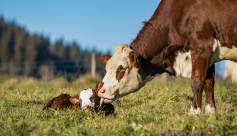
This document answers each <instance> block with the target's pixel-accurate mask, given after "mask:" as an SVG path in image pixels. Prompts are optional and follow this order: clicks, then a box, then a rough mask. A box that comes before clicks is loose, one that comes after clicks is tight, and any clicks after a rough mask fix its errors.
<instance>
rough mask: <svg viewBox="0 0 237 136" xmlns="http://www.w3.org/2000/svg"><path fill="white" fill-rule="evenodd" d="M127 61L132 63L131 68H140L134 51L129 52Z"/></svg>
mask: <svg viewBox="0 0 237 136" xmlns="http://www.w3.org/2000/svg"><path fill="white" fill-rule="evenodd" d="M129 59H130V61H131V62H132V66H133V67H136V68H137V67H139V66H140V62H139V60H138V56H137V54H136V53H135V51H131V52H130V53H129Z"/></svg>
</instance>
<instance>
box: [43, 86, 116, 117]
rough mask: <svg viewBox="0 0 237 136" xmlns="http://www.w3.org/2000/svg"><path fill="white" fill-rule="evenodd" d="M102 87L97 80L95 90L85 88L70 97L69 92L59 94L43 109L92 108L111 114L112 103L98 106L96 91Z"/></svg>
mask: <svg viewBox="0 0 237 136" xmlns="http://www.w3.org/2000/svg"><path fill="white" fill-rule="evenodd" d="M101 87H102V82H99V83H98V84H97V85H96V87H95V90H93V89H90V88H89V89H85V90H82V91H81V93H80V95H79V97H78V96H73V97H71V96H70V95H69V94H61V95H59V96H58V97H55V98H53V99H52V100H50V101H49V102H48V103H47V104H46V106H45V107H44V108H43V110H46V109H54V110H57V109H59V110H68V109H70V110H83V111H88V110H89V109H91V108H93V109H94V111H104V112H105V115H112V114H113V113H114V106H113V105H112V104H104V105H102V106H100V97H98V95H97V93H98V91H99V90H100V88H101Z"/></svg>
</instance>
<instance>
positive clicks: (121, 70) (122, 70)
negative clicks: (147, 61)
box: [119, 67, 127, 72]
mask: <svg viewBox="0 0 237 136" xmlns="http://www.w3.org/2000/svg"><path fill="white" fill-rule="evenodd" d="M126 69H127V68H126V67H125V68H121V69H120V71H119V72H124V71H126Z"/></svg>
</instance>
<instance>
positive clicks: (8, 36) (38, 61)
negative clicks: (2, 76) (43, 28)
mask: <svg viewBox="0 0 237 136" xmlns="http://www.w3.org/2000/svg"><path fill="white" fill-rule="evenodd" d="M92 52H94V53H95V56H96V64H97V65H96V71H97V73H99V74H101V75H103V74H104V72H105V71H104V67H105V66H104V65H103V63H102V62H101V60H100V56H101V52H100V51H97V50H96V49H93V50H88V49H82V48H81V47H80V45H79V44H78V43H77V42H75V41H73V42H71V43H67V44H65V43H64V41H63V39H58V40H57V41H56V42H55V43H54V44H51V43H50V40H49V38H48V37H46V36H44V35H42V34H30V33H29V32H27V30H26V29H25V28H24V27H21V26H18V25H17V24H16V23H15V22H7V21H5V20H4V18H3V17H0V71H1V72H4V73H10V74H15V75H25V76H33V77H37V78H43V77H44V76H46V78H52V77H53V76H55V75H60V73H61V74H62V73H64V74H65V73H67V74H68V75H70V74H71V75H75V74H76V73H77V74H78V75H81V74H85V73H87V72H90V66H91V53H92Z"/></svg>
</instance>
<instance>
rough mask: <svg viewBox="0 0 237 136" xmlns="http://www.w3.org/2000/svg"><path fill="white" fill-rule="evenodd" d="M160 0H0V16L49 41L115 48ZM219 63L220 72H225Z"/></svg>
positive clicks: (132, 33)
mask: <svg viewBox="0 0 237 136" xmlns="http://www.w3.org/2000/svg"><path fill="white" fill-rule="evenodd" d="M159 2H160V0H149V1H145V0H136V1H135V0H133V1H125V0H117V1H115V0H110V1H109V0H106V1H105V0H67V1H66V0H64V1H63V0H40V1H36V0H24V1H23V0H0V15H2V16H4V18H5V19H6V20H9V21H10V20H15V21H16V22H17V24H18V25H21V26H24V27H25V28H26V29H27V30H28V32H30V33H38V34H44V35H46V36H48V37H49V38H50V40H51V43H54V42H55V40H56V39H59V38H63V39H64V41H65V43H68V42H72V41H77V42H78V43H79V44H80V46H81V47H82V48H83V49H85V48H88V49H92V48H96V49H97V50H100V51H103V52H106V51H108V50H110V51H111V52H113V51H114V49H115V47H116V46H117V45H118V44H121V43H127V44H130V43H131V41H132V39H134V38H135V37H136V35H137V33H138V32H139V30H140V29H141V27H142V26H143V24H142V22H143V21H147V20H149V18H150V17H151V16H152V14H153V13H154V11H155V9H156V7H157V6H158V4H159ZM224 64H225V63H224V62H221V64H220V65H219V66H220V74H221V75H223V74H224Z"/></svg>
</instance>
